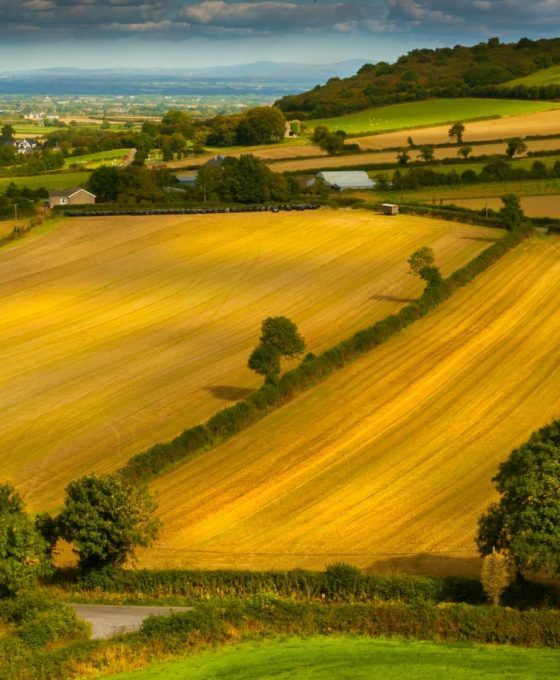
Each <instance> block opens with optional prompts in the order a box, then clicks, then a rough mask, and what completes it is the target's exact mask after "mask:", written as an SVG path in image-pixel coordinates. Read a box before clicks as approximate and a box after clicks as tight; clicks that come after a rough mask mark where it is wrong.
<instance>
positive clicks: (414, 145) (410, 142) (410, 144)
mask: <svg viewBox="0 0 560 680" xmlns="http://www.w3.org/2000/svg"><path fill="white" fill-rule="evenodd" d="M406 143H407V144H408V146H409V147H410V148H411V149H415V148H416V144H415V143H414V140H413V139H412V137H410V136H408V137H407V138H406Z"/></svg>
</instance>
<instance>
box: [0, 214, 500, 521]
mask: <svg viewBox="0 0 560 680" xmlns="http://www.w3.org/2000/svg"><path fill="white" fill-rule="evenodd" d="M498 235H499V232H498V233H497V232H496V230H491V229H482V228H478V227H470V226H464V225H460V224H449V223H445V222H442V221H430V220H427V219H423V218H409V217H407V218H401V217H397V218H395V219H393V218H384V217H383V216H379V215H375V214H373V213H370V212H365V211H364V212H359V211H350V210H348V211H347V210H341V211H326V210H321V211H316V212H307V213H283V214H278V215H275V214H271V213H269V214H246V215H233V214H231V215H203V216H200V215H199V216H165V217H161V216H158V217H119V218H109V217H107V218H77V219H74V220H71V219H65V220H61V221H60V222H59V223H58V226H56V227H55V228H51V229H50V231H49V232H48V233H46V234H41V235H34V234H31V235H30V236H28V237H27V238H26V239H24V240H23V241H21V242H18V243H17V244H15V245H12V246H11V247H10V248H5V249H3V250H1V251H0V264H1V267H0V271H1V274H0V314H1V315H2V318H3V324H2V328H1V330H0V338H1V342H2V347H3V352H2V357H1V358H0V378H1V381H0V383H1V387H0V408H1V409H2V410H3V413H4V417H3V419H2V424H1V425H0V431H1V437H2V441H3V447H4V448H3V450H4V452H5V453H4V457H3V466H2V474H3V477H4V479H9V480H10V481H12V482H13V483H15V484H16V485H17V487H18V488H19V489H21V491H22V492H23V493H24V494H25V496H26V499H27V501H28V502H29V503H30V504H31V505H32V507H33V508H34V509H37V508H42V509H44V508H45V507H46V506H48V507H53V506H55V505H56V504H57V503H58V502H60V499H61V493H62V489H63V487H64V486H65V485H66V484H67V483H68V481H69V480H71V479H73V478H76V477H78V476H80V475H82V474H84V473H85V472H86V471H91V470H97V471H108V470H112V469H114V468H115V467H116V466H118V465H119V464H123V463H124V462H125V461H126V460H127V459H128V457H129V456H130V455H132V454H134V453H137V452H139V451H141V450H142V449H143V448H145V447H146V446H148V445H149V444H152V443H154V442H157V441H162V440H166V439H168V438H171V437H172V436H174V435H175V434H177V433H178V432H179V431H181V430H182V429H183V428H184V427H186V426H189V425H192V424H194V423H196V422H199V421H200V420H202V419H204V418H206V417H208V416H210V415H211V414H212V413H214V412H215V411H217V410H218V409H220V408H222V407H223V406H225V405H227V404H228V403H231V402H232V401H234V400H236V399H238V398H240V397H243V396H245V395H246V394H247V393H248V391H250V390H251V389H253V388H255V387H256V386H257V385H258V384H259V383H260V380H259V378H258V377H257V376H256V375H255V374H254V373H252V372H251V371H250V370H249V369H248V368H247V367H246V362H247V357H248V355H249V353H250V351H251V349H252V348H253V347H254V345H255V344H256V343H257V341H258V336H259V329H260V323H261V321H262V319H263V318H265V317H266V316H269V315H278V314H284V315H287V316H289V317H290V318H292V319H293V320H294V321H296V323H297V324H298V326H299V328H300V330H301V332H302V333H303V334H304V336H305V338H306V339H307V342H308V345H309V347H310V349H312V350H313V351H317V350H322V349H325V348H327V347H329V346H330V345H332V344H333V342H335V341H337V340H340V339H342V338H343V337H346V336H347V335H348V334H349V333H351V332H352V331H354V330H356V329H358V328H361V327H363V326H364V325H366V324H368V323H371V322H372V321H373V320H376V319H379V318H382V317H384V316H386V315H387V314H389V313H391V312H392V311H394V310H396V309H397V308H398V307H399V306H400V304H401V299H402V298H408V297H410V296H416V295H418V293H419V291H420V290H421V286H420V283H419V281H417V280H416V279H415V277H412V276H410V275H409V274H408V272H407V265H406V258H407V257H408V255H409V254H410V253H411V252H412V251H413V250H415V249H416V248H418V247H419V246H422V245H431V246H432V247H433V248H434V249H435V251H436V253H437V256H438V259H439V261H440V263H441V264H442V265H443V270H444V271H445V272H450V271H452V270H454V269H456V268H457V266H459V265H460V264H462V263H464V262H466V261H467V260H469V259H471V258H472V257H473V256H474V254H475V253H477V252H479V251H480V250H481V249H482V248H484V247H485V245H486V241H487V240H488V239H495V238H497V237H498ZM23 358H25V360H23Z"/></svg>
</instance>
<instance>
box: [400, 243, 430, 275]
mask: <svg viewBox="0 0 560 680" xmlns="http://www.w3.org/2000/svg"><path fill="white" fill-rule="evenodd" d="M435 259H436V258H435V254H434V251H433V250H432V248H430V247H429V246H423V247H422V248H418V250H415V251H414V252H413V253H412V255H411V256H410V257H409V258H408V260H407V263H408V265H409V266H410V272H411V274H415V275H416V276H421V272H422V270H423V269H424V268H425V267H433V266H434V262H435Z"/></svg>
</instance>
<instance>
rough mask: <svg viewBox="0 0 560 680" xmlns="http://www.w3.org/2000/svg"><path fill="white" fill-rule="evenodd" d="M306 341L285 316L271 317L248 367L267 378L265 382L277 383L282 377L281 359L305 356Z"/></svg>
mask: <svg viewBox="0 0 560 680" xmlns="http://www.w3.org/2000/svg"><path fill="white" fill-rule="evenodd" d="M304 351H305V341H304V339H303V338H302V336H301V335H300V334H299V331H298V329H297V326H296V324H295V323H294V322H293V321H291V320H290V319H288V318H287V317H285V316H269V317H268V318H266V319H265V320H264V321H263V322H262V325H261V337H260V340H259V344H258V345H257V346H256V347H255V349H254V350H253V352H252V353H251V356H250V357H249V361H248V366H249V368H251V369H252V370H253V371H255V372H256V373H259V374H260V375H264V376H265V382H268V383H276V382H277V381H278V378H279V376H280V359H281V358H282V357H286V358H288V359H293V358H294V357H298V356H299V355H301V354H303V352H304Z"/></svg>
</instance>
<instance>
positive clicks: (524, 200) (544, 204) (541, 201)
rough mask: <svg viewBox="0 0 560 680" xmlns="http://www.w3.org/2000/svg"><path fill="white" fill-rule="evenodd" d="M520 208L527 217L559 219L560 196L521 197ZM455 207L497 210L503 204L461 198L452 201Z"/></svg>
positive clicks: (495, 200)
mask: <svg viewBox="0 0 560 680" xmlns="http://www.w3.org/2000/svg"><path fill="white" fill-rule="evenodd" d="M520 198H521V207H522V208H523V210H524V212H525V214H526V215H529V217H556V218H560V196H559V195H556V196H521V197H520ZM453 203H455V204H456V205H461V206H464V207H465V208H469V210H481V209H482V208H485V207H488V208H492V209H493V210H499V209H500V208H502V207H503V203H502V201H501V200H500V199H499V198H488V199H484V198H463V199H459V200H456V201H453Z"/></svg>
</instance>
